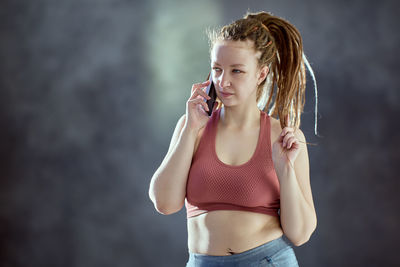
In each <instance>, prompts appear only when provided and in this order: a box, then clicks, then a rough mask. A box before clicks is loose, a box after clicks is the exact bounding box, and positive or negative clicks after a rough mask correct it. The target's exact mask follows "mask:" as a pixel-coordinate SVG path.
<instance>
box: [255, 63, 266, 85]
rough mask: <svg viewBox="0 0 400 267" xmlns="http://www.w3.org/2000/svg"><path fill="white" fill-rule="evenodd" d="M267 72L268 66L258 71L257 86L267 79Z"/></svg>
mask: <svg viewBox="0 0 400 267" xmlns="http://www.w3.org/2000/svg"><path fill="white" fill-rule="evenodd" d="M268 72H269V68H268V66H263V67H262V68H261V69H260V72H259V75H258V81H257V84H258V85H260V84H261V83H262V82H263V81H264V80H265V78H267V75H268Z"/></svg>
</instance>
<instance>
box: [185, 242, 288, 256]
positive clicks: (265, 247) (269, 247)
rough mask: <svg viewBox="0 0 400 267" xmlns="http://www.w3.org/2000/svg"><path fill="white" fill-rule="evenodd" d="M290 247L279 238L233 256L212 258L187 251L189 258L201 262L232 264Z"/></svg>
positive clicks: (269, 254)
mask: <svg viewBox="0 0 400 267" xmlns="http://www.w3.org/2000/svg"><path fill="white" fill-rule="evenodd" d="M286 247H291V246H290V244H289V243H288V242H287V241H286V240H284V239H283V236H280V237H279V238H277V239H274V240H271V241H269V242H267V243H264V244H262V245H260V246H257V247H255V248H252V249H249V250H246V251H243V252H241V253H237V254H233V255H223V256H214V255H206V254H199V253H192V252H190V251H189V257H193V258H196V259H201V260H205V261H207V260H210V261H212V262H231V261H232V262H234V261H237V260H245V259H249V258H253V257H254V258H258V257H263V256H265V255H268V256H271V255H273V254H275V253H276V252H278V251H280V250H281V249H283V248H286Z"/></svg>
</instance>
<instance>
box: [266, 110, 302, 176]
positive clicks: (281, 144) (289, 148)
mask: <svg viewBox="0 0 400 267" xmlns="http://www.w3.org/2000/svg"><path fill="white" fill-rule="evenodd" d="M286 125H289V115H287V116H286ZM299 152H300V142H299V140H298V139H297V138H296V137H295V135H294V129H293V128H292V127H285V128H283V129H282V132H281V134H280V135H279V137H278V139H276V141H275V142H274V143H273V145H272V160H273V162H274V167H275V170H276V171H277V172H280V171H283V170H284V169H285V168H286V167H288V166H291V167H294V161H295V160H296V158H297V156H298V155H299Z"/></svg>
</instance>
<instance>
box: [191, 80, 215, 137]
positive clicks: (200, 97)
mask: <svg viewBox="0 0 400 267" xmlns="http://www.w3.org/2000/svg"><path fill="white" fill-rule="evenodd" d="M210 82H211V81H210V80H208V81H205V82H203V83H196V84H193V85H192V93H191V96H190V98H189V100H188V101H187V102H186V118H187V119H186V125H187V126H188V127H191V128H192V129H194V130H200V129H201V128H203V127H204V126H205V124H206V123H207V121H208V119H209V115H208V114H209V113H210V114H211V112H210V107H209V105H208V104H207V101H208V100H211V99H212V98H211V97H210V96H209V95H208V94H207V93H206V92H205V89H206V88H207V87H208V86H209V85H210ZM214 106H215V105H214ZM211 108H212V107H211ZM211 111H212V110H211Z"/></svg>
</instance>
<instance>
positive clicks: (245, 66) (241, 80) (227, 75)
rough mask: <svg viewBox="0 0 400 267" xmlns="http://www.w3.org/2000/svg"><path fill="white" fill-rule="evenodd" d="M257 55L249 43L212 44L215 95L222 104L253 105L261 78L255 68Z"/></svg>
mask: <svg viewBox="0 0 400 267" xmlns="http://www.w3.org/2000/svg"><path fill="white" fill-rule="evenodd" d="M259 53H260V52H257V53H256V52H255V51H254V48H253V43H252V41H250V40H246V41H217V42H216V43H215V45H214V47H213V49H212V51H211V68H212V77H213V82H214V85H215V89H216V91H217V96H218V98H219V99H220V100H221V101H222V102H223V103H224V105H229V106H231V105H235V104H240V103H245V102H247V103H248V101H254V102H255V100H256V91H257V85H258V84H259V82H260V81H259V79H260V77H262V76H260V70H259V69H258V66H257V61H258V57H259V56H260V55H259ZM266 71H267V70H266ZM261 81H262V80H261ZM222 92H225V93H230V94H229V95H224V94H223V93H222Z"/></svg>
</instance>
